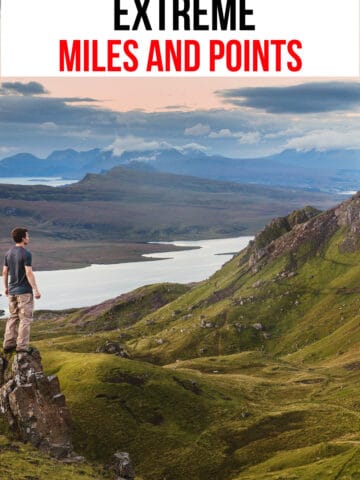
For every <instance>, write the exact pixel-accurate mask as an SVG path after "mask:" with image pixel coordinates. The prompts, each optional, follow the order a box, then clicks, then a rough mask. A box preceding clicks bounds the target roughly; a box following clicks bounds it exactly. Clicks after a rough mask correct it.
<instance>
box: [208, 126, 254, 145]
mask: <svg viewBox="0 0 360 480" xmlns="http://www.w3.org/2000/svg"><path fill="white" fill-rule="evenodd" d="M209 138H215V139H216V138H236V139H237V140H238V142H239V143H241V144H243V145H245V144H247V145H253V144H255V143H259V142H260V140H261V133H260V132H255V131H254V132H232V131H231V130H230V129H229V128H222V129H221V130H219V131H218V132H211V133H210V135H209Z"/></svg>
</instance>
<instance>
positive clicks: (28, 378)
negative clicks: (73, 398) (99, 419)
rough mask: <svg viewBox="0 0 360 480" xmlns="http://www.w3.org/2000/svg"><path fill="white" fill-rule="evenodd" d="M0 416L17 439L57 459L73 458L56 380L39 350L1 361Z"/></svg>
mask: <svg viewBox="0 0 360 480" xmlns="http://www.w3.org/2000/svg"><path fill="white" fill-rule="evenodd" d="M0 413H1V414H2V415H4V416H5V418H6V420H7V422H8V424H9V426H10V428H11V429H12V430H13V431H15V432H16V434H17V435H18V437H19V439H21V440H22V441H25V442H30V443H31V444H33V445H34V446H35V447H37V448H39V449H41V450H43V451H46V452H47V453H49V454H50V455H52V456H54V457H56V458H65V457H69V456H71V455H72V444H71V419H70V413H69V410H68V408H67V406H66V402H65V397H64V395H63V394H62V393H61V391H60V384H59V380H58V378H57V376H55V375H53V376H47V375H45V374H44V372H43V368H42V364H41V357H40V353H39V351H38V350H36V349H34V350H33V351H32V352H31V353H15V354H14V355H11V356H10V357H8V356H5V355H3V356H2V357H0Z"/></svg>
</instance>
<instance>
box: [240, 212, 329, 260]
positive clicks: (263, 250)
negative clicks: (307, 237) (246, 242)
mask: <svg viewBox="0 0 360 480" xmlns="http://www.w3.org/2000/svg"><path fill="white" fill-rule="evenodd" d="M320 213H321V211H320V210H317V209H316V208H314V207H311V206H306V207H304V208H302V209H300V210H294V211H293V212H292V213H290V214H289V215H287V216H286V217H278V218H274V219H273V220H272V221H271V222H270V223H269V225H267V226H266V227H265V228H263V230H261V232H259V233H258V234H257V235H256V237H255V239H254V241H253V242H252V244H251V245H250V248H251V250H252V252H251V255H250V259H249V266H250V267H254V266H255V265H256V264H257V263H258V262H259V260H261V259H262V258H263V257H265V256H266V255H267V254H268V253H269V250H270V246H271V244H272V243H273V242H274V241H275V240H277V239H278V238H280V237H282V236H283V235H285V234H286V233H288V232H291V231H292V229H293V228H294V227H296V226H297V225H301V224H303V223H305V222H307V221H309V220H310V219H312V218H314V217H316V216H317V215H319V214H320Z"/></svg>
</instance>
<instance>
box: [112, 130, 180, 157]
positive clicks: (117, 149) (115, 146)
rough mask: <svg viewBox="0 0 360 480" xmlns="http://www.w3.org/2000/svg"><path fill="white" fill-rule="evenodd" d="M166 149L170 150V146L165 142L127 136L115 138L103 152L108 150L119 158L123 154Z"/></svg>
mask: <svg viewBox="0 0 360 480" xmlns="http://www.w3.org/2000/svg"><path fill="white" fill-rule="evenodd" d="M168 148H172V146H171V145H169V144H168V143H166V142H159V141H156V140H150V141H149V140H145V139H144V138H140V137H136V136H134V135H128V136H126V137H121V138H120V137H119V138H116V140H115V141H114V142H113V143H112V144H111V145H109V146H108V147H106V148H105V150H107V151H109V150H110V151H112V153H113V155H115V156H120V155H122V154H123V153H124V152H146V151H151V150H165V149H168Z"/></svg>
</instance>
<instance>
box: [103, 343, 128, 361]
mask: <svg viewBox="0 0 360 480" xmlns="http://www.w3.org/2000/svg"><path fill="white" fill-rule="evenodd" d="M96 353H108V354H110V355H116V356H118V357H122V358H130V355H129V354H128V352H127V351H126V350H125V348H124V347H123V346H122V345H120V343H118V342H110V341H109V340H107V341H106V342H105V343H104V344H103V345H100V346H99V347H97V349H96Z"/></svg>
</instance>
